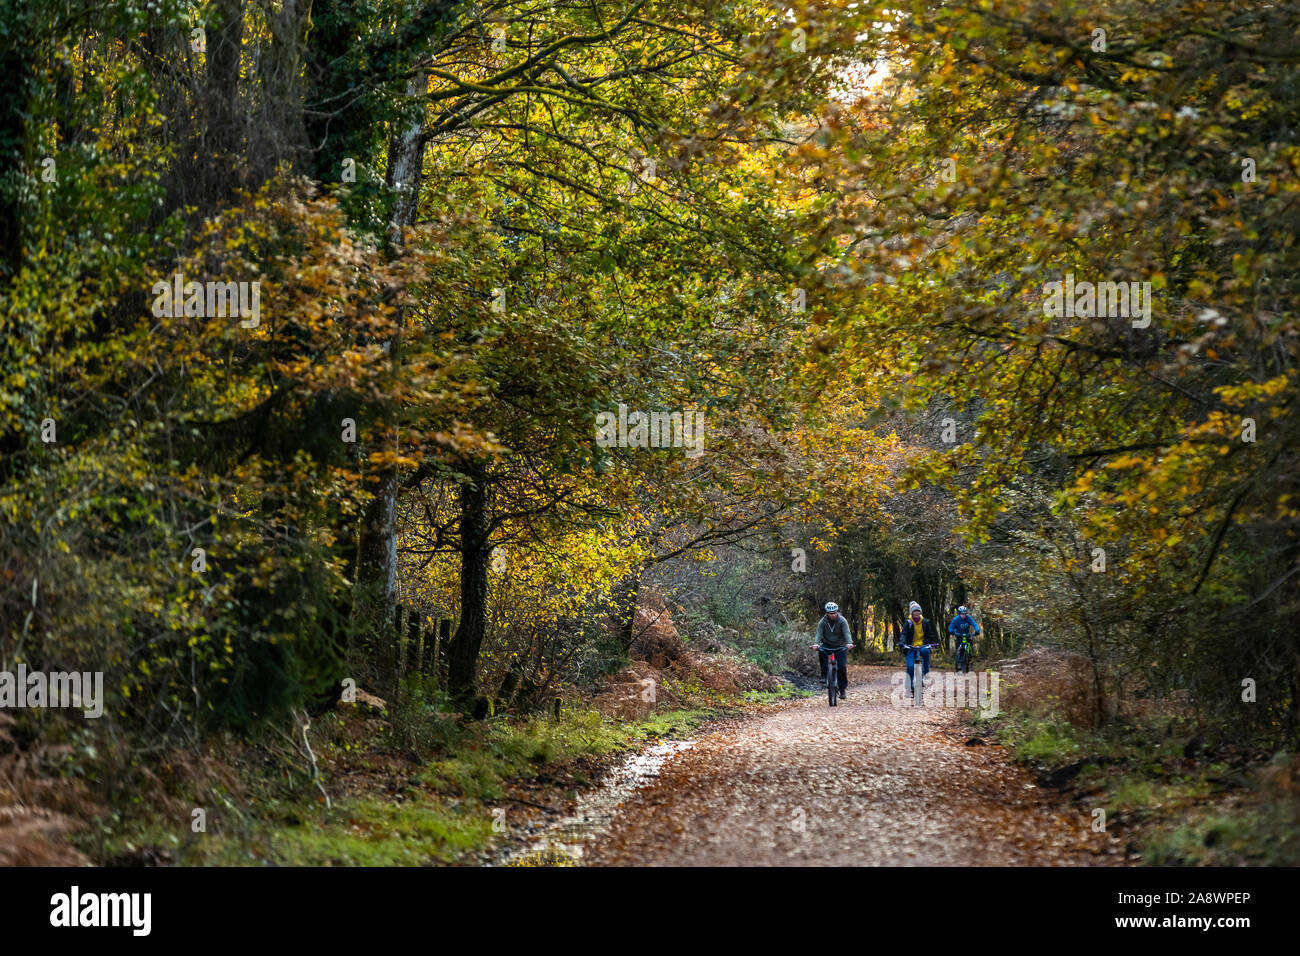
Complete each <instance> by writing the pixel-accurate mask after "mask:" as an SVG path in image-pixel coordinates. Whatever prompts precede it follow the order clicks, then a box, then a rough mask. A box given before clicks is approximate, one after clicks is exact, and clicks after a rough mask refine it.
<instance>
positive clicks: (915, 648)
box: [900, 601, 939, 694]
mask: <svg viewBox="0 0 1300 956" xmlns="http://www.w3.org/2000/svg"><path fill="white" fill-rule="evenodd" d="M900 643H901V646H902V648H903V649H904V650H905V651H907V692H908V694H911V693H912V679H913V676H914V675H913V672H914V670H915V668H916V659H917V658H918V657H919V658H920V659H921V686H922V687H924V686H925V685H926V680H925V679H926V677H927V675H929V673H930V649H929V648H928V647H926V648H922V646H921V645H923V644H938V643H939V638H938V637H937V636H936V634H935V631H934V621H932V620H930V619H929V618H928V617H925V616H924V615H923V614H922V613H921V605H919V604H917V603H916V602H915V601H913V602H912V603H911V604H910V605H908V608H907V620H906V621H904V622H903V634H902V637H901V638H900Z"/></svg>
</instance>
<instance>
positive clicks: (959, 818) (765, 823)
mask: <svg viewBox="0 0 1300 956" xmlns="http://www.w3.org/2000/svg"><path fill="white" fill-rule="evenodd" d="M893 673H894V669H892V668H885V667H851V668H850V671H849V674H850V684H849V698H848V700H846V701H844V702H842V703H841V704H840V705H839V706H838V707H836V708H835V709H833V710H832V709H831V708H830V707H828V706H827V704H826V700H825V698H824V697H821V698H812V699H807V700H800V701H794V702H792V703H790V704H788V705H784V706H782V707H781V708H780V709H779V710H777V711H775V712H768V713H766V714H764V715H763V716H761V717H756V718H753V719H750V720H744V721H739V722H737V723H735V724H733V725H731V726H726V727H723V728H721V729H719V730H717V731H715V732H712V733H709V734H706V735H704V736H702V737H700V738H698V739H697V740H696V741H695V742H694V745H693V746H692V747H691V748H690V749H689V750H685V751H683V752H681V753H678V754H676V755H674V756H673V757H672V758H671V759H669V760H668V761H667V762H666V763H665V764H664V765H663V767H662V768H661V770H660V772H659V774H658V776H657V777H656V778H655V779H654V780H653V781H652V782H651V783H649V784H648V785H647V786H645V787H643V788H642V789H640V790H638V791H637V792H636V793H634V794H632V795H631V796H630V797H628V798H627V799H626V800H625V801H624V803H623V804H622V808H621V810H620V811H619V812H618V814H617V816H616V817H615V819H614V820H613V822H612V825H611V827H610V829H609V830H608V832H606V833H603V834H601V835H599V836H596V837H593V839H592V841H591V842H590V843H589V844H588V845H587V847H586V848H585V851H584V860H583V862H584V864H585V865H589V866H590V865H594V866H602V865H603V866H610V865H614V866H618V865H627V866H683V865H688V866H689V865H704V866H712V865H717V866H729V865H751V866H752V865H825V864H832V865H855V866H896V865H903V866H908V865H938V866H966V865H1001V866H1007V865H1010V866H1015V865H1028V866H1055V865H1059V866H1098V865H1103V866H1104V865H1123V862H1124V854H1123V851H1122V848H1121V846H1120V845H1119V843H1118V841H1117V840H1116V839H1115V838H1114V837H1113V836H1110V835H1108V834H1104V833H1095V832H1093V830H1092V828H1091V823H1092V819H1091V816H1090V815H1089V814H1088V813H1087V811H1086V810H1081V809H1078V808H1074V807H1070V806H1068V805H1066V804H1065V803H1064V802H1063V801H1062V799H1061V798H1060V797H1059V796H1058V795H1056V794H1054V793H1052V792H1050V791H1045V790H1042V789H1040V788H1039V787H1038V786H1037V785H1036V784H1035V782H1034V778H1033V776H1032V775H1031V774H1030V773H1029V772H1028V771H1026V770H1023V769H1021V768H1019V767H1016V766H1015V765H1014V764H1012V763H1010V761H1009V759H1008V755H1007V754H1006V753H1005V751H1003V750H1002V748H1000V747H997V746H967V745H966V743H965V741H966V740H968V739H969V737H970V734H969V731H968V730H967V729H966V728H964V727H963V725H962V718H961V712H960V711H957V710H954V709H951V708H929V709H919V710H918V709H912V708H900V707H895V706H894V705H893V704H892V703H891V700H890V693H891V691H892V690H893V686H892V685H891V683H890V675H891V674H893ZM827 768H831V769H829V770H828V769H827ZM828 830H834V832H835V834H837V836H836V837H835V838H834V839H832V838H830V835H829V833H828V832H827V831H828Z"/></svg>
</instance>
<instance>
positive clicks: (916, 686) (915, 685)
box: [903, 644, 939, 707]
mask: <svg viewBox="0 0 1300 956" xmlns="http://www.w3.org/2000/svg"><path fill="white" fill-rule="evenodd" d="M938 646H939V645H938V644H912V645H910V646H904V647H903V652H904V654H906V652H907V651H909V650H913V651H916V652H917V654H916V656H915V657H914V658H913V659H912V688H911V690H910V691H909V692H908V693H910V694H911V695H912V702H913V703H914V704H915V705H916V706H917V707H922V706H924V704H923V703H922V696H923V695H922V694H921V689H922V688H923V687H925V672H924V668H925V661H924V660H922V659H921V654H920V652H921V651H925V650H930V651H933V650H934V649H935V648H936V647H938ZM918 671H920V672H921V673H920V675H919V676H920V678H921V679H920V680H917V679H916V678H917V676H918V675H917V672H918Z"/></svg>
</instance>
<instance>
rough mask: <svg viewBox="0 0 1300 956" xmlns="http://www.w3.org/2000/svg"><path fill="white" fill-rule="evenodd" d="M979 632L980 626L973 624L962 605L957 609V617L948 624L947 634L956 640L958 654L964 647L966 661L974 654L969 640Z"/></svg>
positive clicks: (968, 613) (973, 621) (973, 620)
mask: <svg viewBox="0 0 1300 956" xmlns="http://www.w3.org/2000/svg"><path fill="white" fill-rule="evenodd" d="M979 632H980V626H979V625H978V624H976V623H975V619H974V618H973V617H971V616H970V612H969V611H968V610H966V605H965V604H963V605H962V606H961V607H959V608H957V615H956V617H954V618H953V619H952V620H951V621H949V622H948V633H949V634H951V635H952V636H953V637H955V638H957V650H958V652H959V653H960V651H961V649H962V646H963V645H964V646H965V650H966V659H967V660H970V658H971V655H972V654H974V653H975V648H974V647H973V646H972V645H971V638H972V637H974V636H975V635H976V634H978V633H979Z"/></svg>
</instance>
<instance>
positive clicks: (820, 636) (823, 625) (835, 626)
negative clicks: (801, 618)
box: [812, 601, 853, 700]
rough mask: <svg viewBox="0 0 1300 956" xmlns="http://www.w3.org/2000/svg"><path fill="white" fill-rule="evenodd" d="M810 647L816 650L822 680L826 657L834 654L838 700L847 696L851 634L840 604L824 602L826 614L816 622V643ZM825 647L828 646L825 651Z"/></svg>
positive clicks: (851, 644) (851, 646)
mask: <svg viewBox="0 0 1300 956" xmlns="http://www.w3.org/2000/svg"><path fill="white" fill-rule="evenodd" d="M812 647H813V648H814V649H815V650H816V651H817V663H819V664H820V665H821V669H822V682H823V683H825V682H826V668H827V666H828V665H827V662H826V659H827V658H828V657H829V656H830V655H831V654H834V655H835V668H836V677H837V678H838V683H839V685H840V700H845V699H847V698H848V694H847V693H845V691H847V690H848V689H849V670H848V652H849V651H851V650H852V649H853V636H852V635H851V634H850V633H849V622H848V619H847V618H845V617H844V616H843V615H842V614H840V606H839V605H838V604H836V603H835V602H834V601H827V602H826V616H825V617H823V618H822V619H821V620H820V621H818V622H817V643H815V644H813V645H812ZM827 648H830V650H829V651H827Z"/></svg>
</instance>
